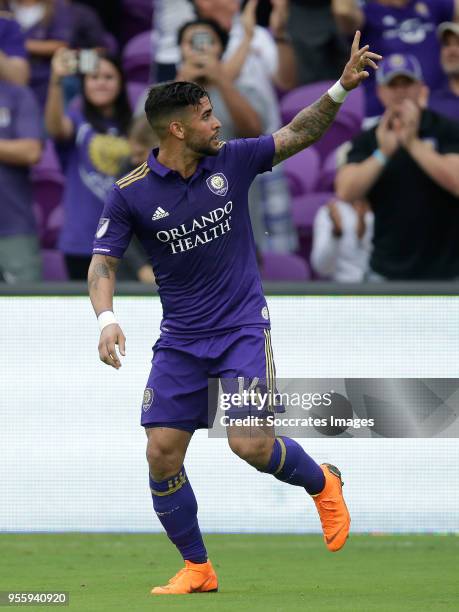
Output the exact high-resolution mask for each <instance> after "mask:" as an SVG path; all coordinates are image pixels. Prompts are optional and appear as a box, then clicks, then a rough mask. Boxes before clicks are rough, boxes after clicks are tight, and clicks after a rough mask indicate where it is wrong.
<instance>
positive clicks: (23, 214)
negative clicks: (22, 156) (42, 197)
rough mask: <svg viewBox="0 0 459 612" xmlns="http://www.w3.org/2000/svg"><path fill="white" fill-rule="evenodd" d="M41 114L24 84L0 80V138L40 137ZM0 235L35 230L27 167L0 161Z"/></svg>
mask: <svg viewBox="0 0 459 612" xmlns="http://www.w3.org/2000/svg"><path fill="white" fill-rule="evenodd" d="M41 137H42V129H41V117H40V112H39V109H38V106H37V103H36V101H35V98H34V95H33V94H32V92H31V91H30V90H29V89H28V88H27V87H21V86H19V85H13V84H12V83H7V82H6V81H2V80H0V139H1V140H16V139H20V138H34V139H40V138H41ZM0 185H1V205H0V236H16V235H19V234H34V233H35V232H36V228H35V220H34V215H33V211H32V188H31V183H30V178H29V168H28V167H26V166H18V165H14V164H7V163H4V162H0Z"/></svg>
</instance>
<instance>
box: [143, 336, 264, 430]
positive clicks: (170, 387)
mask: <svg viewBox="0 0 459 612" xmlns="http://www.w3.org/2000/svg"><path fill="white" fill-rule="evenodd" d="M238 377H244V379H245V381H250V380H251V379H254V378H258V379H259V380H260V381H261V382H262V384H263V385H266V386H267V387H268V388H273V387H274V379H275V367H274V359H273V353H272V347H271V332H270V330H269V329H266V328H261V327H260V328H259V327H243V328H241V329H237V330H235V331H231V332H228V333H224V334H219V335H217V336H211V337H208V338H194V339H189V338H171V337H170V336H161V337H160V338H159V340H158V341H157V342H156V344H155V346H154V347H153V359H152V368H151V372H150V376H149V377H148V382H147V386H146V389H145V391H144V396H143V402H142V418H141V424H142V425H143V426H144V427H158V426H164V427H173V428H175V429H183V430H185V431H190V432H193V431H195V430H196V429H202V428H208V427H209V424H210V426H212V422H211V421H212V420H213V417H212V405H213V404H215V406H216V403H217V394H218V384H211V385H209V379H215V381H216V380H217V379H225V381H223V380H222V386H223V387H224V382H228V384H230V385H231V384H232V383H234V381H235V379H238ZM230 379H231V380H230ZM244 384H245V385H246V384H248V383H247V382H244ZM209 405H210V406H211V409H210V416H209ZM214 416H215V414H214Z"/></svg>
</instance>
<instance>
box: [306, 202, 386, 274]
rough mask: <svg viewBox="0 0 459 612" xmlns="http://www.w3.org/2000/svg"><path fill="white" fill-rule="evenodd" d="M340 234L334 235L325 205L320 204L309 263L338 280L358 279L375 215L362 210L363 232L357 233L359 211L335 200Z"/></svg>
mask: <svg viewBox="0 0 459 612" xmlns="http://www.w3.org/2000/svg"><path fill="white" fill-rule="evenodd" d="M336 206H337V210H338V212H339V215H340V217H341V227H342V235H341V236H340V237H335V236H334V234H333V227H334V226H333V222H332V220H331V218H330V211H329V207H328V206H322V208H320V209H319V211H318V212H317V215H316V217H315V219H314V227H313V240H312V252H311V265H312V267H313V268H314V270H315V272H316V273H317V274H319V275H320V276H323V277H325V278H330V279H331V280H334V281H337V282H350V283H352V282H354V283H358V282H361V281H363V280H364V277H365V274H366V272H367V270H368V262H369V259H370V254H371V245H372V239H373V225H374V215H373V213H372V212H371V211H367V212H366V213H365V216H364V219H365V232H364V234H363V236H362V238H361V239H360V238H359V237H358V235H357V226H358V214H357V212H356V210H355V208H354V207H353V206H352V205H351V204H348V203H347V202H341V201H337V202H336Z"/></svg>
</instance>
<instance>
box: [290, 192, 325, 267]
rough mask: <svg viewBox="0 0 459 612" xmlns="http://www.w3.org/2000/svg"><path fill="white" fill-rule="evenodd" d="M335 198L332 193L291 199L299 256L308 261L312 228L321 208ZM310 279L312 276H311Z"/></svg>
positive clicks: (313, 194)
mask: <svg viewBox="0 0 459 612" xmlns="http://www.w3.org/2000/svg"><path fill="white" fill-rule="evenodd" d="M333 198H335V194H334V193H332V192H328V191H325V192H317V193H310V194H306V195H303V196H299V197H296V198H293V200H292V217H293V222H294V224H295V227H296V228H297V231H298V241H299V249H298V252H299V254H300V255H301V256H302V257H304V259H305V260H306V261H309V258H310V256H311V248H312V226H313V223H314V218H315V216H316V214H317V211H318V210H319V208H320V207H321V206H323V205H324V204H326V203H327V202H329V201H330V200H332V199H333ZM312 277H313V278H315V277H314V275H313V274H312Z"/></svg>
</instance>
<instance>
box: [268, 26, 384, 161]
mask: <svg viewBox="0 0 459 612" xmlns="http://www.w3.org/2000/svg"><path fill="white" fill-rule="evenodd" d="M359 44H360V32H356V34H355V37H354V42H353V43H352V50H351V57H350V59H349V61H348V63H347V64H346V66H345V68H344V72H343V74H342V76H341V79H340V82H341V85H342V86H343V87H344V89H346V90H347V91H351V89H355V88H356V87H358V86H359V85H360V83H361V82H362V81H363V80H364V79H366V78H368V77H369V73H368V72H367V70H365V68H366V66H371V67H372V68H374V69H375V70H376V69H377V68H378V66H377V64H376V63H375V61H373V60H380V59H382V58H381V56H380V55H378V54H377V53H372V52H370V51H369V47H368V45H366V46H365V47H362V48H361V49H359ZM340 106H341V104H339V103H338V102H334V101H333V100H332V98H331V97H330V96H329V95H328V94H325V95H323V96H322V97H321V98H320V100H317V102H314V104H311V106H308V107H307V108H304V109H303V110H302V111H300V112H299V113H298V114H297V115H296V116H295V117H294V118H293V119H292V121H291V122H290V123H289V124H288V125H286V126H284V127H283V128H281V129H280V130H278V131H277V132H275V134H273V137H274V144H275V150H276V152H275V155H274V161H273V165H275V164H278V163H279V162H281V161H283V160H284V159H287V157H290V156H291V155H295V153H298V152H299V151H302V150H303V149H306V147H309V146H310V145H312V144H314V143H315V142H317V141H318V140H319V139H320V138H321V137H322V136H323V134H324V133H325V132H326V131H327V129H328V128H329V127H330V125H331V124H332V123H333V120H334V118H335V117H336V114H337V112H338V111H339V109H340Z"/></svg>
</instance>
